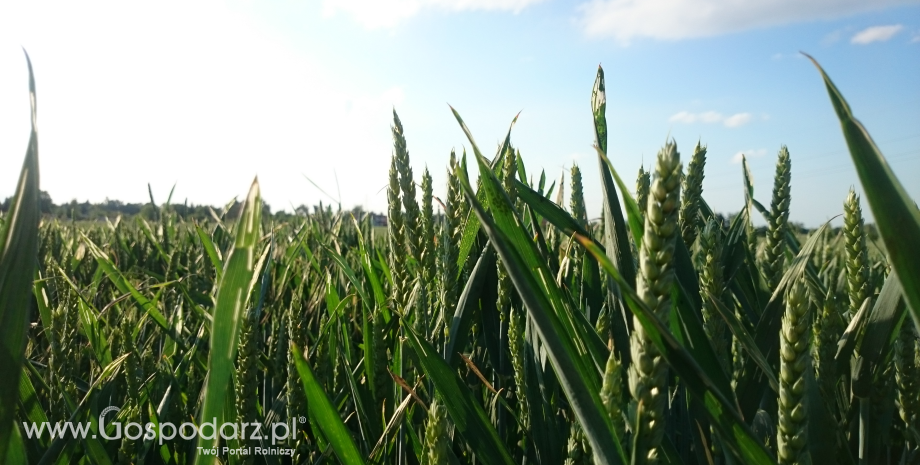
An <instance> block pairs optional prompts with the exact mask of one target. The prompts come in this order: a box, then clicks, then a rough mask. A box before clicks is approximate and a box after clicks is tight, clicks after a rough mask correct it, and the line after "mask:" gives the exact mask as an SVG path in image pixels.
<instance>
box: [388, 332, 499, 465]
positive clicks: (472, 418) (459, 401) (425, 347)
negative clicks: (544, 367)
mask: <svg viewBox="0 0 920 465" xmlns="http://www.w3.org/2000/svg"><path fill="white" fill-rule="evenodd" d="M403 329H405V335H406V339H407V340H408V341H409V345H411V346H412V349H413V350H415V353H416V354H417V355H418V360H419V363H420V364H421V365H422V370H423V371H424V372H425V374H426V375H427V376H428V379H430V380H431V381H432V382H434V386H435V389H436V390H437V392H438V396H439V397H440V398H441V400H442V401H443V402H444V406H445V407H447V412H448V413H449V414H450V419H451V421H452V422H453V424H454V426H455V427H456V429H457V432H458V433H460V435H461V436H463V439H464V440H465V441H466V443H467V445H468V446H469V447H470V448H471V449H472V450H473V452H475V453H476V458H477V459H478V460H481V461H482V462H483V463H485V464H505V465H510V464H512V463H514V462H513V461H512V459H511V455H510V454H509V453H508V450H507V449H506V448H505V445H504V444H503V443H502V441H501V438H499V436H498V432H497V431H495V427H494V426H492V423H490V422H489V417H488V415H487V414H486V412H485V411H484V410H483V409H482V407H481V406H480V405H479V402H478V400H477V399H476V397H475V396H474V395H473V393H472V392H471V391H470V390H469V388H467V387H466V386H465V385H464V383H463V382H462V380H460V378H459V376H457V374H456V373H455V372H454V371H453V369H451V367H450V366H449V365H448V364H447V363H445V362H444V359H442V358H441V356H440V355H438V351H437V350H436V349H435V348H434V347H432V346H431V344H429V343H428V342H427V341H425V340H423V339H421V338H419V337H418V335H417V334H415V331H413V330H412V328H410V327H409V325H403Z"/></svg>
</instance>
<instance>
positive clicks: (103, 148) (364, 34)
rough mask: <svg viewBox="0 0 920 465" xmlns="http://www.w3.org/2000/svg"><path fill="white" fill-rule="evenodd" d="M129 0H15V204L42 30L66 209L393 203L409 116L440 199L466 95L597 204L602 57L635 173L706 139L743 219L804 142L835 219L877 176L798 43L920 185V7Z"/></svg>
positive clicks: (8, 165)
mask: <svg viewBox="0 0 920 465" xmlns="http://www.w3.org/2000/svg"><path fill="white" fill-rule="evenodd" d="M125 3H127V2H107V3H105V2H103V3H87V4H81V5H72V4H69V3H55V2H50V3H49V2H28V3H25V2H23V3H19V2H15V1H14V2H5V3H4V4H3V5H2V6H0V197H6V196H8V195H10V194H11V193H12V191H13V186H14V184H15V181H16V176H17V175H18V171H19V168H20V166H21V163H22V155H23V153H24V148H25V145H26V141H27V138H28V130H29V128H28V98H27V94H26V79H27V78H26V71H25V64H24V60H23V59H22V55H21V50H20V46H24V47H25V48H26V49H27V50H28V51H29V53H30V56H31V57H32V61H33V65H34V68H35V73H36V81H37V86H38V103H39V115H38V121H39V140H40V153H41V169H42V172H41V176H42V178H41V182H42V188H43V189H44V190H47V191H48V192H49V193H50V194H51V196H52V198H53V199H54V200H55V201H56V202H58V203H61V202H66V201H69V200H70V199H72V198H75V199H78V200H79V201H82V200H90V201H101V200H103V199H104V198H107V197H108V198H112V199H120V200H123V201H129V202H143V201H146V200H147V183H148V182H149V183H151V184H152V186H153V190H154V194H155V195H156V196H158V201H162V200H164V199H165V196H166V194H167V193H168V192H169V189H170V188H171V187H172V186H173V184H176V192H175V195H174V201H178V202H182V201H184V200H185V199H188V201H189V202H190V203H199V204H200V203H205V204H212V205H222V204H224V203H225V202H227V201H229V200H230V199H232V198H234V197H239V198H242V197H243V196H244V195H245V192H246V190H247V188H248V186H249V182H250V181H251V179H252V177H253V176H255V175H258V176H259V180H260V184H261V186H262V191H263V195H264V197H265V199H266V201H267V202H268V203H270V204H271V205H272V207H273V209H275V210H277V209H281V208H283V209H288V210H290V209H291V205H299V204H307V205H312V204H315V203H317V202H318V201H319V200H323V201H324V202H328V201H329V199H328V198H327V197H325V195H324V194H322V193H320V192H319V190H317V189H316V188H315V187H314V186H313V185H311V184H310V183H309V182H308V181H307V180H306V179H305V176H308V177H309V178H310V179H312V180H313V181H315V182H316V183H317V184H319V185H320V186H321V187H323V189H324V190H326V191H327V192H329V193H330V194H332V196H334V197H339V195H341V201H342V204H343V206H344V207H346V208H350V207H352V206H354V205H357V204H361V205H364V206H365V207H366V208H370V209H373V210H376V211H382V210H384V209H385V207H386V196H385V191H384V186H385V185H386V180H387V169H388V165H389V158H390V154H391V152H392V142H391V139H390V132H389V131H390V129H389V128H390V123H391V118H392V115H391V110H392V109H393V108H394V107H395V108H396V110H397V112H398V113H399V115H400V118H401V120H402V122H403V124H404V126H405V130H406V136H407V140H408V146H409V152H410V156H411V159H412V162H413V166H414V169H415V173H416V176H417V177H418V178H419V179H420V176H421V172H422V170H423V169H424V168H425V167H426V166H427V167H428V168H429V170H431V173H432V176H433V177H434V181H435V191H436V192H435V195H443V190H444V182H445V178H446V174H445V172H446V164H447V159H448V156H449V153H450V150H451V148H456V149H457V150H458V152H459V151H460V150H462V149H463V148H464V147H468V146H469V144H468V142H467V141H466V139H465V137H464V136H463V133H462V132H461V131H460V129H459V127H458V125H457V123H456V121H454V119H453V117H452V115H451V113H450V111H449V108H448V106H447V105H448V104H450V105H453V106H454V107H455V108H456V109H457V110H458V111H459V112H460V114H461V115H462V116H463V117H464V119H465V121H466V122H467V124H468V126H469V127H470V129H471V130H472V132H473V134H474V136H475V137H476V140H477V143H478V144H479V145H480V147H481V148H483V149H484V151H485V152H487V153H492V152H493V151H494V146H495V144H496V143H497V142H498V140H499V139H500V138H501V137H502V136H503V135H504V133H505V131H506V130H507V127H508V124H509V123H510V121H511V119H512V118H513V117H514V115H515V114H516V113H517V112H518V111H522V113H521V117H520V119H519V121H518V123H517V125H516V126H515V128H514V131H513V133H512V139H513V141H514V143H515V145H516V146H517V147H518V148H519V149H520V150H521V153H522V155H523V156H524V160H525V162H526V165H527V168H528V173H531V174H535V175H536V174H538V173H539V171H540V169H545V170H546V172H547V177H548V178H550V179H558V178H559V176H560V174H562V172H563V170H565V171H566V172H567V171H568V168H570V167H571V166H572V164H573V163H577V164H578V165H579V166H580V167H581V168H582V170H583V172H584V175H583V176H584V180H585V193H586V196H587V204H588V208H589V215H590V216H598V214H599V211H600V188H599V182H598V172H597V169H596V165H597V162H596V157H595V155H594V153H593V149H592V147H591V146H592V143H593V133H592V130H591V119H590V118H591V117H590V106H589V102H590V91H591V85H592V83H593V80H594V76H595V72H596V69H597V65H598V64H602V65H603V66H604V69H605V71H606V75H607V102H608V107H607V117H608V123H609V125H610V129H609V131H610V155H611V158H612V160H613V162H614V164H615V166H616V167H617V168H618V169H619V170H620V171H621V173H622V174H623V175H624V177H625V178H627V179H629V180H630V181H631V180H632V179H634V177H635V173H636V171H637V170H638V168H639V166H640V165H641V164H642V163H645V165H646V166H647V167H648V166H649V165H650V164H651V163H652V161H653V159H654V156H655V154H656V153H657V151H658V149H659V148H660V147H661V146H662V145H663V143H664V142H665V140H666V138H667V137H669V136H670V137H674V139H675V140H676V141H677V144H678V148H679V150H680V151H681V153H682V158H683V159H684V160H685V163H686V162H687V161H689V157H690V155H691V154H692V151H693V146H694V145H695V144H696V142H697V141H698V140H700V141H702V143H703V144H706V145H708V148H709V156H708V161H707V167H706V180H705V183H704V197H705V198H706V199H707V201H708V202H709V203H710V204H711V205H712V206H713V208H714V209H715V210H716V211H721V212H731V211H737V210H738V209H740V208H741V206H742V194H741V192H742V190H741V165H740V164H739V163H737V160H738V158H739V154H740V153H744V154H746V155H747V156H748V159H749V161H750V164H751V168H752V171H753V174H754V178H755V189H756V197H757V198H758V199H759V200H761V201H762V202H764V203H769V199H770V191H771V189H772V177H773V170H774V166H775V158H776V153H777V151H778V150H779V148H780V146H781V145H782V144H786V145H787V146H788V147H789V151H790V153H791V155H792V160H793V161H792V163H793V168H792V179H793V181H792V183H793V185H792V193H793V197H792V198H793V200H792V207H791V210H792V211H791V219H792V220H793V221H797V222H802V223H805V224H806V225H809V226H815V225H817V224H820V223H821V222H823V221H825V220H827V219H829V218H831V217H832V216H835V215H837V214H839V213H840V212H841V210H842V203H843V200H844V198H845V196H846V193H847V190H848V189H849V188H850V186H856V187H857V190H858V191H861V188H860V187H859V180H858V178H857V177H856V174H855V172H854V170H853V168H852V163H851V161H850V159H849V155H848V153H847V152H846V146H845V144H844V141H843V137H842V135H841V133H840V127H839V124H838V123H837V121H836V119H835V117H834V114H833V111H832V109H831V105H830V103H829V101H828V98H827V94H826V92H825V90H824V88H823V85H822V83H821V81H820V78H819V76H818V73H817V71H816V70H815V69H814V67H813V66H812V65H811V64H810V63H809V62H808V61H807V60H805V59H803V58H802V57H801V56H800V55H799V54H798V52H799V51H805V52H807V53H810V54H811V55H813V56H814V57H815V58H816V59H817V60H818V61H819V62H820V63H821V64H822V65H823V66H824V68H825V70H826V71H827V72H828V73H829V74H830V76H831V77H832V78H833V79H834V80H835V82H836V84H837V85H838V87H839V88H840V89H841V91H842V92H843V93H844V95H845V96H846V98H847V99H848V100H849V102H850V104H851V106H852V108H853V110H854V112H855V114H856V116H857V118H859V119H861V121H862V122H863V123H864V124H865V125H866V127H867V128H868V130H869V132H870V133H871V134H872V136H873V137H874V138H875V140H876V142H877V143H878V145H879V146H880V147H881V149H882V151H883V153H885V154H886V156H887V157H888V159H889V163H890V164H891V166H892V167H893V169H894V170H895V172H896V173H897V174H898V175H899V177H900V178H901V180H902V182H903V183H904V184H905V186H906V187H907V189H908V192H909V193H910V194H911V195H912V196H913V197H914V198H915V199H920V183H918V182H917V181H916V180H917V179H920V178H918V176H920V2H918V1H916V0H912V1H908V0H901V1H898V0H875V1H873V2H865V1H856V0H843V1H841V0H813V1H811V2H798V1H793V0H751V1H747V2H737V1H734V0H646V1H643V2H638V1H635V0H595V1H589V2H563V1H558V0H556V1H553V0H543V1H534V0H492V1H484V0H460V1H456V2H449V1H446V0H378V1H365V0H323V1H316V2H293V1H278V2H216V1H214V2H186V3H183V2H171V1H164V2H155V3H152V4H143V5H141V4H138V5H127V4H125ZM742 3H743V6H741V4H742ZM566 178H568V175H566ZM567 190H568V189H567ZM339 191H340V192H341V194H339V193H338V192H339ZM864 209H866V210H868V208H867V206H866V204H865V202H864ZM838 223H839V220H838Z"/></svg>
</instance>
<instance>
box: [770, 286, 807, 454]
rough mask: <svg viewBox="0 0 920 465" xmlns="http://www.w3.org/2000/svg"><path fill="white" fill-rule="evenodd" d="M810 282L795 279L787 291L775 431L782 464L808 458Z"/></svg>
mask: <svg viewBox="0 0 920 465" xmlns="http://www.w3.org/2000/svg"><path fill="white" fill-rule="evenodd" d="M810 305H811V302H810V301H809V298H808V285H807V284H806V283H805V280H804V278H802V279H798V280H796V281H795V282H794V283H792V285H791V286H790V288H789V289H788V290H787V292H786V313H785V314H784V315H783V327H782V330H781V331H780V380H779V381H780V383H779V421H778V425H779V427H778V428H777V434H776V445H777V455H778V458H779V463H780V464H781V465H793V464H794V465H804V464H806V463H809V462H807V458H808V457H807V456H808V449H807V448H806V447H805V446H806V443H807V432H808V418H807V416H806V406H805V383H806V371H807V370H810V369H811V358H810V357H809V355H810V352H811V351H810V346H811V334H810V331H809V330H810V324H811V320H810V318H809V315H808V310H809V307H810Z"/></svg>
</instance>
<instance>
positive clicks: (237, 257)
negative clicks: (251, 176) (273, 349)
mask: <svg viewBox="0 0 920 465" xmlns="http://www.w3.org/2000/svg"><path fill="white" fill-rule="evenodd" d="M261 224H262V198H261V196H260V193H259V182H258V180H255V181H253V182H252V187H251V188H250V189H249V195H248V196H247V198H246V203H245V204H244V205H243V213H242V215H240V219H239V222H238V223H237V225H236V228H237V229H236V239H235V241H234V244H233V250H232V251H231V252H230V255H229V258H228V259H227V261H226V264H225V267H224V274H223V275H224V278H223V280H222V281H221V283H220V288H219V289H218V291H217V305H216V306H215V308H214V318H213V323H212V324H211V343H210V353H209V356H208V379H207V381H205V386H204V388H202V390H203V391H204V392H203V393H202V397H203V398H204V400H203V401H202V404H203V406H202V409H201V419H202V420H201V421H202V422H204V421H215V424H221V423H222V419H223V417H224V403H225V402H226V397H227V395H228V393H229V389H228V388H229V386H230V384H231V383H230V375H231V373H233V370H234V363H235V361H236V349H237V344H238V342H239V329H240V319H241V318H242V316H243V313H244V310H245V306H246V302H247V300H248V299H249V296H250V295H251V294H252V289H253V287H254V286H255V283H256V279H255V278H256V273H255V261H256V250H255V249H256V245H257V244H258V242H259V239H260V237H261V236H260V232H259V229H260V226H261ZM216 442H217V440H216V439H212V440H207V439H202V438H201V437H199V438H198V446H199V447H205V448H211V447H215V446H216ZM215 460H216V458H215V457H214V456H205V455H198V456H197V457H196V460H195V463H214V461H215Z"/></svg>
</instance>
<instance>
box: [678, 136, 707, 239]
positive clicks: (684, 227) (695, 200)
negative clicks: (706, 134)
mask: <svg viewBox="0 0 920 465" xmlns="http://www.w3.org/2000/svg"><path fill="white" fill-rule="evenodd" d="M705 167H706V146H705V145H702V146H701V145H700V143H699V142H697V143H696V148H695V149H693V157H692V158H691V159H690V164H689V165H687V176H686V177H685V178H684V186H683V189H682V190H683V202H681V206H680V235H681V237H682V238H683V240H684V244H686V245H687V249H692V248H693V243H694V242H695V241H696V236H697V232H698V231H699V229H700V226H701V223H702V218H701V217H700V203H701V202H702V199H703V177H704V174H703V171H704V169H705Z"/></svg>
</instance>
